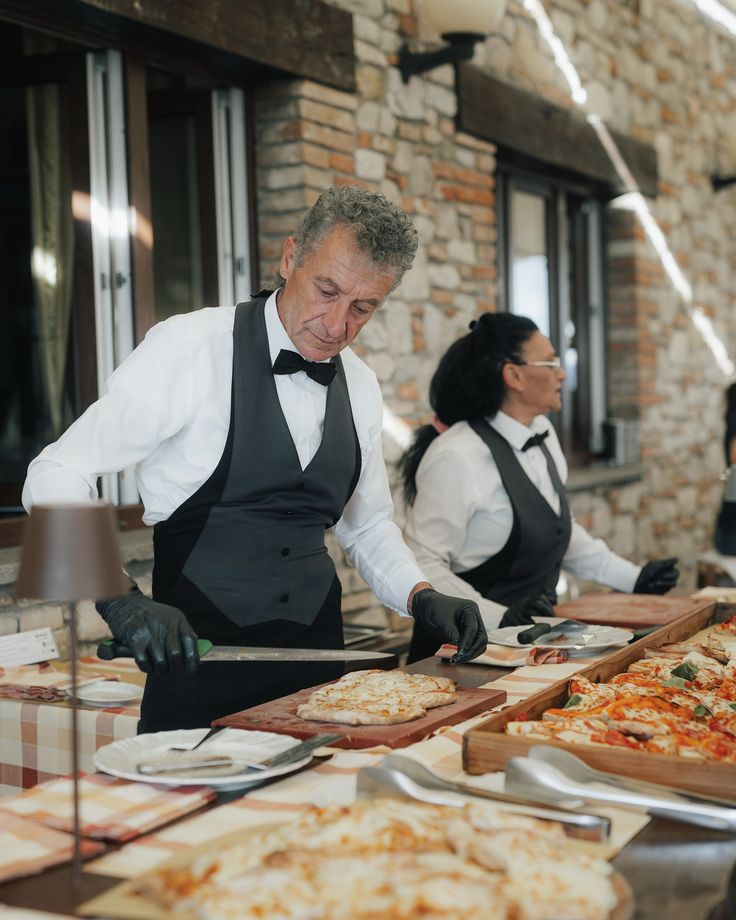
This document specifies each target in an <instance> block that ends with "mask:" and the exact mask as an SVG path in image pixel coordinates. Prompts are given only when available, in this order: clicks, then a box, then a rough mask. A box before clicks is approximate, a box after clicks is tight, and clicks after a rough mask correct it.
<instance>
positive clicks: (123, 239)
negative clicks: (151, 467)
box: [0, 20, 254, 546]
mask: <svg viewBox="0 0 736 920" xmlns="http://www.w3.org/2000/svg"><path fill="white" fill-rule="evenodd" d="M185 68H186V62H182V70H178V71H176V72H174V71H173V70H172V71H168V70H164V69H162V68H161V67H160V66H157V67H154V66H150V65H149V64H147V62H146V61H145V60H143V59H142V58H138V57H136V56H135V55H133V54H128V53H126V54H123V53H121V52H120V51H117V50H114V49H108V50H95V51H92V50H89V49H88V48H86V47H84V45H83V43H81V42H80V43H79V44H77V43H74V42H70V41H67V40H65V39H59V38H56V37H54V36H51V35H48V34H46V33H43V32H40V31H36V30H35V29H33V28H30V27H21V26H18V25H14V24H12V23H9V22H5V21H3V20H0V133H1V134H2V136H3V137H4V138H5V139H6V141H7V142H6V143H5V144H3V145H2V149H0V165H2V170H1V171H0V196H1V197H2V201H3V209H2V212H1V213H2V216H0V242H2V245H1V246H0V273H1V274H2V276H3V278H4V279H5V283H4V285H3V289H4V292H5V294H4V296H3V298H2V302H3V307H2V334H0V351H2V355H3V360H0V546H7V545H13V544H14V543H17V542H18V534H19V521H20V519H19V515H22V513H23V509H22V506H21V489H22V484H23V480H24V479H25V473H26V469H27V466H28V463H29V462H30V460H31V459H32V458H33V457H34V456H36V455H37V454H38V453H39V452H40V451H41V449H42V448H43V447H44V446H45V445H46V444H48V443H49V442H51V441H53V440H55V439H56V438H58V436H59V435H60V434H61V433H62V432H63V431H64V430H65V429H66V428H67V427H68V426H69V425H70V424H71V422H73V421H74V419H75V418H77V417H78V416H79V415H80V414H81V413H82V412H83V411H84V409H85V408H86V407H87V406H88V405H89V404H90V403H91V402H93V401H94V400H95V399H96V398H97V396H98V395H99V393H100V391H101V389H102V387H103V385H104V381H105V380H106V379H107V377H108V376H109V375H110V373H111V372H112V371H113V370H114V368H115V367H116V366H117V365H118V364H119V363H120V362H121V361H122V360H124V359H125V358H126V357H127V355H128V354H129V353H130V351H131V350H132V349H133V347H134V345H135V342H136V341H140V339H141V338H143V336H144V335H145V333H146V331H147V330H148V328H149V327H150V326H151V325H152V324H153V323H154V322H156V321H158V320H160V319H164V318H166V317H167V316H170V315H171V314H172V313H180V312H183V311H186V310H192V309H197V308H199V307H201V306H215V305H217V304H220V303H236V302H238V301H239V300H244V299H247V297H248V295H249V293H250V290H251V274H250V266H251V264H252V250H253V248H254V247H253V243H252V234H251V220H252V215H251V208H250V204H249V196H248V187H249V177H248V155H247V153H248V146H249V143H250V142H249V141H248V140H247V137H246V122H247V119H246V112H247V105H246V102H247V100H246V95H245V92H244V91H243V90H242V89H239V88H235V87H229V86H225V87H223V86H221V85H220V84H219V80H217V79H215V78H212V79H209V78H207V77H206V76H201V75H199V76H192V75H189V74H187V73H186V69H185ZM100 486H101V491H102V494H103V497H104V498H105V499H107V500H108V501H112V502H114V503H116V504H119V505H123V506H127V505H135V504H136V503H137V502H138V500H139V499H138V493H137V491H136V487H135V480H134V476H133V474H132V471H127V472H126V473H124V474H121V475H120V476H106V477H104V480H103V481H102V482H101V484H100ZM138 517H140V516H138Z"/></svg>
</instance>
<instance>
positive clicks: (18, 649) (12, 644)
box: [0, 626, 59, 668]
mask: <svg viewBox="0 0 736 920" xmlns="http://www.w3.org/2000/svg"><path fill="white" fill-rule="evenodd" d="M58 657H59V650H58V648H57V647H56V642H55V641H54V636H53V633H52V632H51V630H50V629H49V627H48V626H45V627H44V628H43V629H29V630H28V632H21V633H13V634H12V635H10V636H2V637H0V665H2V666H4V667H6V668H14V667H18V666H19V665H22V664H36V663H37V662H39V661H48V660H49V658H58Z"/></svg>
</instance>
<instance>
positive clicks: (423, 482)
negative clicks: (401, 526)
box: [405, 412, 641, 629]
mask: <svg viewBox="0 0 736 920" xmlns="http://www.w3.org/2000/svg"><path fill="white" fill-rule="evenodd" d="M488 422H489V424H490V425H491V426H492V427H493V428H495V430H496V431H498V433H499V434H500V435H502V437H504V438H505V439H506V440H507V441H508V442H509V444H510V445H511V447H512V448H513V451H514V456H515V457H516V459H517V460H518V461H519V463H520V464H521V467H522V469H523V470H524V472H525V473H526V474H527V476H528V477H529V479H530V480H531V481H532V483H533V484H534V485H535V486H536V488H537V489H538V490H539V492H540V493H541V495H542V496H543V498H544V499H545V500H546V501H547V502H548V503H549V505H550V506H551V507H552V508H553V510H554V511H555V513H559V511H560V500H559V496H558V494H557V491H556V490H555V487H554V484H553V483H552V479H551V477H550V475H549V470H548V469H547V462H546V460H545V457H544V453H543V451H542V449H541V448H540V447H532V448H530V449H529V450H527V451H522V447H523V446H524V444H525V443H526V442H527V440H528V439H529V438H530V437H531V436H532V435H534V434H537V433H540V432H543V431H547V432H548V435H547V438H546V440H545V442H544V443H545V444H546V445H547V448H548V450H549V452H550V455H551V456H552V459H553V461H554V463H555V466H556V468H557V472H558V474H559V476H560V480H561V481H562V482H563V483H564V482H565V481H566V480H567V463H566V461H565V457H564V455H563V453H562V448H561V447H560V442H559V440H558V438H557V435H556V433H555V430H554V428H553V427H552V425H551V423H550V421H549V419H547V418H546V417H544V416H541V415H540V416H537V417H536V418H535V419H534V420H533V422H532V424H531V426H530V427H527V426H526V425H523V424H522V423H521V422H518V421H517V420H516V419H513V418H511V417H510V416H508V415H506V414H505V413H503V412H498V413H497V414H496V415H495V416H494V417H493V418H491V419H488ZM416 482H417V497H416V500H415V502H414V505H413V506H412V507H411V508H409V509H407V522H406V528H405V536H406V539H407V543H408V544H409V546H410V547H411V548H412V549H413V550H414V553H415V555H416V558H417V562H418V563H419V565H420V566H421V568H422V569H423V570H424V572H425V574H426V575H427V578H428V579H429V581H431V583H432V584H433V586H434V587H435V588H436V589H437V590H438V591H442V592H444V593H446V594H453V595H456V596H460V597H470V598H473V600H475V601H477V603H478V606H479V607H480V610H481V613H482V615H483V620H484V622H485V624H486V626H487V627H488V628H491V629H493V628H495V627H496V626H498V623H499V620H500V619H501V616H502V615H503V612H504V611H505V610H506V608H505V607H504V606H502V605H500V604H496V603H494V602H493V601H489V600H487V599H486V598H484V597H483V596H482V595H481V594H479V592H477V591H476V590H475V589H474V588H473V587H472V586H471V585H469V584H468V583H467V582H466V581H464V580H463V579H462V578H459V577H458V574H457V573H458V572H467V571H469V570H471V569H474V568H475V567H476V566H478V565H481V564H482V563H484V562H485V561H486V560H487V559H490V558H491V557H492V556H495V555H496V554H497V553H498V552H500V551H501V549H503V547H504V546H505V545H506V542H507V541H508V539H509V536H510V535H511V527H512V524H513V511H512V508H511V502H510V500H509V497H508V493H507V492H506V489H505V488H504V486H503V483H502V481H501V476H500V474H499V471H498V468H497V466H496V463H495V460H494V459H493V455H492V454H491V452H490V450H489V449H488V447H487V446H486V444H485V442H484V441H482V440H481V439H480V438H479V437H478V435H477V434H476V433H475V432H474V431H473V429H472V428H470V426H469V425H468V424H467V423H466V422H458V423H457V424H456V425H453V426H452V427H451V428H450V429H448V430H447V431H445V432H444V433H443V434H442V435H440V436H439V437H437V438H435V440H434V441H433V442H432V443H431V444H430V446H429V448H428V449H427V452H426V454H425V455H424V457H423V458H422V461H421V463H420V464H419V469H418V470H417V477H416ZM563 567H564V568H565V569H566V570H567V571H569V572H570V573H571V574H573V575H575V576H577V577H578V578H584V579H593V580H595V581H598V582H600V583H601V584H604V585H608V586H609V587H612V588H616V589H618V590H620V591H631V590H632V589H633V587H634V584H635V583H636V579H637V577H638V575H639V572H640V571H641V569H640V567H639V566H636V565H634V564H633V563H631V562H629V561H628V560H626V559H623V558H622V557H621V556H618V555H617V554H616V553H614V552H613V551H612V550H610V549H609V548H608V546H607V545H606V544H605V542H604V541H603V540H600V539H595V538H593V537H591V536H590V534H589V533H587V531H586V530H585V529H584V528H583V527H581V526H580V525H579V524H578V523H576V522H575V521H573V524H572V533H571V536H570V544H569V546H568V548H567V552H566V553H565V558H564V562H563Z"/></svg>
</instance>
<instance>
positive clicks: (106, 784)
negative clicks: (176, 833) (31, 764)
mask: <svg viewBox="0 0 736 920" xmlns="http://www.w3.org/2000/svg"><path fill="white" fill-rule="evenodd" d="M214 798H215V792H214V790H212V789H210V788H208V787H206V786H160V785H153V784H151V783H136V782H131V781H130V780H125V779H118V778H116V777H114V776H108V775H107V774H105V773H94V774H91V775H89V776H83V777H81V778H80V780H79V804H80V816H81V817H80V823H81V833H82V835H83V836H85V837H94V838H100V839H104V840H115V841H117V842H124V841H128V840H132V839H134V838H135V837H138V836H140V835H141V834H144V833H147V832H149V831H151V830H153V829H154V828H157V827H161V825H163V824H168V823H169V822H170V821H172V820H174V818H179V817H181V816H183V815H187V814H189V813H190V812H192V811H195V810H196V809H198V808H201V807H202V806H204V805H206V804H207V803H208V802H211V801H213V800H214ZM6 815H8V816H9V815H18V816H21V817H23V818H26V819H29V820H33V821H36V822H38V823H40V824H44V825H46V826H48V827H53V828H56V829H59V830H65V831H70V830H71V829H72V780H71V779H70V778H69V777H63V778H60V779H54V780H50V781H49V782H46V783H41V784H40V785H38V786H34V787H33V788H32V789H27V790H26V791H25V792H22V793H21V794H20V795H18V796H15V797H14V798H7V799H0V821H2V822H4V820H5V816H6Z"/></svg>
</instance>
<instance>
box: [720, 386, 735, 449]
mask: <svg viewBox="0 0 736 920" xmlns="http://www.w3.org/2000/svg"><path fill="white" fill-rule="evenodd" d="M725 419H726V431H725V433H724V444H723V448H724V450H725V452H726V466H736V383H732V384H731V385H730V386H729V387H728V389H727V390H726V416H725Z"/></svg>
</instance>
